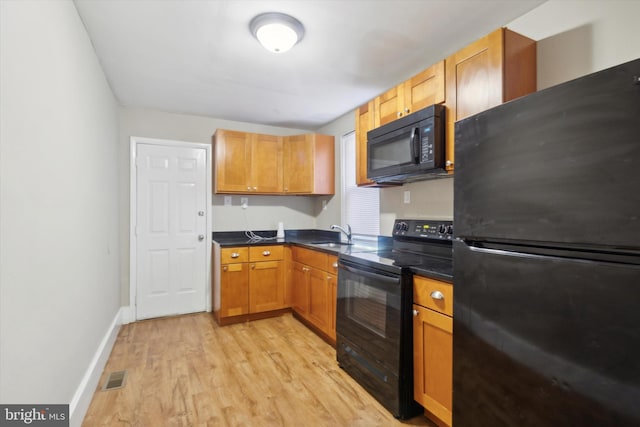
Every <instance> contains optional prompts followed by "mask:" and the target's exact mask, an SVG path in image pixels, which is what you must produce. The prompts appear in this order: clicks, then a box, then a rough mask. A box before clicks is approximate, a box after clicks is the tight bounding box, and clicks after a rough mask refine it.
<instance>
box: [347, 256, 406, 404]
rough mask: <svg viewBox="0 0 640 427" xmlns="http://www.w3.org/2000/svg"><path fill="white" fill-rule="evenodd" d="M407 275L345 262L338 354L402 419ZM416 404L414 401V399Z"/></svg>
mask: <svg viewBox="0 0 640 427" xmlns="http://www.w3.org/2000/svg"><path fill="white" fill-rule="evenodd" d="M403 282H404V283H406V280H405V281H403V276H402V275H400V274H393V273H390V272H386V271H382V270H376V269H372V268H370V267H365V266H362V265H358V264H354V263H352V262H349V261H346V260H343V259H341V260H340V264H339V270H338V301H337V309H336V347H337V349H336V352H337V359H338V363H339V364H340V367H342V368H343V369H344V370H345V371H346V372H347V373H348V374H349V375H351V376H352V377H353V378H354V379H355V380H356V381H358V383H359V384H360V385H362V386H363V387H364V388H365V389H367V391H368V392H369V393H371V394H372V395H373V396H374V397H375V398H376V399H377V400H378V401H379V402H380V403H382V404H383V405H384V406H385V407H386V408H387V409H389V410H390V411H391V412H392V413H393V414H394V415H396V416H401V415H402V414H401V408H400V406H401V404H400V402H399V394H400V392H399V390H400V383H401V382H402V375H403V374H404V372H403V370H402V369H401V360H402V358H403V356H404V355H403V353H404V352H403V351H402V345H403V344H405V341H406V338H405V339H403V338H402V333H403V320H404V318H406V317H407V316H406V315H404V316H403V313H402V306H403V304H402V298H403V294H406V292H404V293H403V292H402V286H403ZM412 400H413V399H412Z"/></svg>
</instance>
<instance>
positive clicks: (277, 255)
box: [249, 245, 284, 261]
mask: <svg viewBox="0 0 640 427" xmlns="http://www.w3.org/2000/svg"><path fill="white" fill-rule="evenodd" d="M283 258H284V246H282V245H274V246H251V247H249V261H272V260H281V259H283Z"/></svg>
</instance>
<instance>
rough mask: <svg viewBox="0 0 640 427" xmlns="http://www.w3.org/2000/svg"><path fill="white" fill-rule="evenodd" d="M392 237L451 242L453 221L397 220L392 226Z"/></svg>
mask: <svg viewBox="0 0 640 427" xmlns="http://www.w3.org/2000/svg"><path fill="white" fill-rule="evenodd" d="M393 236H394V237H395V236H404V237H413V238H422V239H432V240H452V239H453V221H432V220H422V219H397V220H396V221H395V224H394V226H393Z"/></svg>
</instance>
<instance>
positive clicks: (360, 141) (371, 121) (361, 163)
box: [356, 101, 376, 186]
mask: <svg viewBox="0 0 640 427" xmlns="http://www.w3.org/2000/svg"><path fill="white" fill-rule="evenodd" d="M374 110H375V107H374V101H369V102H367V103H366V104H364V105H362V106H361V107H360V108H358V109H357V110H356V185H358V186H370V185H375V184H376V183H375V181H371V180H369V179H367V132H369V131H370V130H372V129H374V128H375V118H374V117H373V116H374V114H373V112H374Z"/></svg>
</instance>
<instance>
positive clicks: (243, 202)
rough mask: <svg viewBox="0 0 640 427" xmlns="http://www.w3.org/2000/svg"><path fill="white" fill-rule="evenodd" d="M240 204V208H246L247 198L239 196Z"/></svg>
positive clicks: (247, 204)
mask: <svg viewBox="0 0 640 427" xmlns="http://www.w3.org/2000/svg"><path fill="white" fill-rule="evenodd" d="M240 206H242V209H247V208H248V207H249V198H248V197H240Z"/></svg>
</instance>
